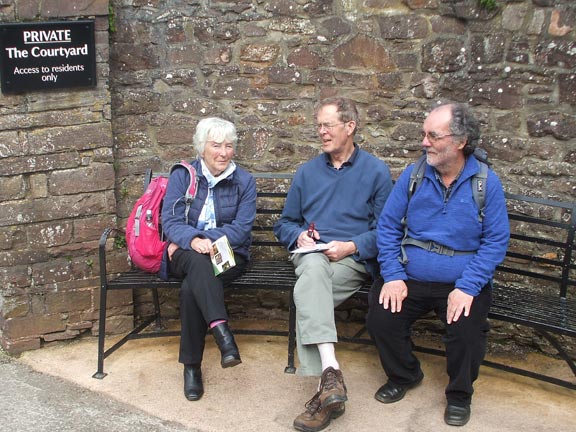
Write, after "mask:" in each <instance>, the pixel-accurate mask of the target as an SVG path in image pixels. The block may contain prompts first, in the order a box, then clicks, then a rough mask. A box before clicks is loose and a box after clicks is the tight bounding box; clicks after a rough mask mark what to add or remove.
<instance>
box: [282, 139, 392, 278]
mask: <svg viewBox="0 0 576 432" xmlns="http://www.w3.org/2000/svg"><path fill="white" fill-rule="evenodd" d="M391 190H392V178H391V176H390V170H389V169H388V166H387V165H386V164H385V163H384V162H383V161H381V160H380V159H378V158H376V157H374V156H372V155H371V154H369V153H367V152H365V151H363V150H361V149H359V148H358V147H356V149H355V151H354V153H353V154H352V156H351V157H350V160H349V161H348V162H347V163H345V164H344V165H343V167H342V168H341V169H339V170H337V169H335V168H334V167H333V166H331V165H330V163H329V158H328V156H327V155H326V154H321V155H320V156H318V157H316V158H314V159H312V160H310V161H308V162H306V163H304V164H303V165H302V166H301V167H300V168H299V169H298V170H297V171H296V175H295V176H294V179H293V180H292V184H291V186H290V190H289V192H288V197H287V198H286V203H285V205H284V209H283V211H282V216H281V218H280V219H279V220H278V222H276V224H275V225H274V234H275V235H276V237H277V238H278V240H279V241H280V242H281V243H282V244H283V245H285V246H286V247H287V248H288V249H289V250H291V249H294V247H295V245H296V241H297V239H298V236H299V235H300V233H301V232H302V231H305V230H306V229H307V228H308V225H309V224H310V223H311V222H314V223H315V225H316V230H317V231H318V233H319V234H320V242H323V243H328V242H330V241H332V240H339V241H350V240H352V241H353V242H354V243H355V244H356V247H357V248H358V254H357V255H353V258H354V259H355V260H356V261H361V262H365V264H366V265H367V270H368V271H370V272H372V274H373V275H375V274H376V275H377V274H378V270H377V262H376V256H377V254H378V250H377V248H376V223H377V221H378V216H379V215H380V212H381V211H382V208H383V207H384V203H385V202H386V199H387V198H388V194H389V193H390V191H391Z"/></svg>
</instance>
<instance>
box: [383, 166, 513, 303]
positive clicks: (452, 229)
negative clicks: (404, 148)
mask: <svg viewBox="0 0 576 432" xmlns="http://www.w3.org/2000/svg"><path fill="white" fill-rule="evenodd" d="M413 168H414V165H411V166H409V167H408V168H407V169H406V170H404V172H403V173H402V174H401V175H400V177H399V178H398V181H397V182H396V184H395V186H394V189H393V190H392V193H391V194H390V197H389V198H388V201H387V202H386V206H385V207H384V211H383V212H382V214H381V216H380V219H379V221H378V240H377V241H378V250H379V254H378V262H379V264H380V274H381V276H382V277H383V278H384V281H393V280H407V279H413V280H418V281H426V282H445V283H454V284H455V287H457V288H459V289H461V290H462V291H464V292H466V293H468V294H470V295H473V296H476V295H477V294H478V293H479V292H480V291H481V290H482V287H484V286H485V285H486V284H487V283H488V282H489V281H490V279H492V276H493V275H494V271H495V269H496V266H497V265H498V264H500V263H501V262H502V260H503V259H504V257H505V255H506V249H507V247H508V239H509V237H510V225H509V222H508V214H507V212H506V201H505V197H504V191H503V189H502V184H501V183H500V179H499V178H498V176H497V175H496V174H495V173H494V171H492V170H489V171H488V178H487V180H486V203H485V210H484V213H485V216H484V218H483V221H482V222H480V221H479V220H478V207H477V205H476V203H475V201H474V197H473V195H472V186H471V183H472V182H471V178H472V177H473V176H474V174H476V173H477V172H478V171H479V169H480V168H479V165H478V161H477V160H476V159H475V158H474V157H468V158H467V160H466V164H465V166H464V170H463V171H462V174H461V175H460V178H459V179H458V181H457V182H456V184H455V185H454V187H453V190H452V193H451V194H450V196H449V197H448V199H447V200H444V195H443V190H442V186H441V184H440V182H439V180H438V179H437V178H436V175H435V172H434V169H433V168H432V167H431V166H429V165H426V171H425V174H424V178H423V179H422V183H420V185H419V186H418V188H417V189H416V191H415V192H414V195H413V196H412V198H411V199H410V200H408V185H409V182H410V173H411V172H412V169H413ZM405 215H406V216H407V224H408V232H409V236H410V237H411V238H414V239H417V240H421V241H428V240H431V241H434V242H436V243H439V244H442V245H444V246H448V247H450V248H452V249H454V250H460V251H476V253H475V254H469V255H459V256H452V257H451V256H447V255H440V254H437V253H434V252H428V251H426V250H424V249H422V248H419V247H417V246H411V245H406V246H405V250H406V254H407V256H408V263H407V264H406V265H402V264H401V263H400V261H399V259H398V258H399V257H400V255H401V253H400V242H401V241H402V238H403V236H404V227H403V225H402V223H401V220H402V218H403V217H404V216H405Z"/></svg>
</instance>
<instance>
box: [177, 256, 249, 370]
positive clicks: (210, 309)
mask: <svg viewBox="0 0 576 432" xmlns="http://www.w3.org/2000/svg"><path fill="white" fill-rule="evenodd" d="M234 257H235V260H236V266H234V267H232V268H230V269H228V270H226V271H225V272H224V273H221V274H220V275H219V276H218V277H216V276H214V270H213V268H212V262H211V261H210V257H209V256H208V255H204V254H199V253H198V252H196V251H193V250H184V249H178V250H176V252H174V254H173V255H172V261H170V263H169V269H170V274H171V275H173V276H175V277H177V278H182V279H183V280H182V285H181V286H180V322H181V335H180V354H179V357H178V361H179V362H180V363H184V364H200V363H202V356H203V354H204V345H205V339H206V332H207V331H208V326H209V324H210V323H211V322H212V321H215V320H228V313H227V312H226V305H225V304H224V287H225V286H226V285H227V284H229V283H230V282H232V281H233V280H234V279H235V278H237V277H238V276H240V275H241V274H242V272H243V271H244V269H245V268H246V261H245V260H244V259H243V258H242V257H241V256H239V255H234Z"/></svg>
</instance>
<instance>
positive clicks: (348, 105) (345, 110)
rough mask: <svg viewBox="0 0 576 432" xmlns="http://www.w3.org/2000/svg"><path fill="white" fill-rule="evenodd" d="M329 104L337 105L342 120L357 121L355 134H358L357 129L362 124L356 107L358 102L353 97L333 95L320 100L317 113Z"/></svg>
mask: <svg viewBox="0 0 576 432" xmlns="http://www.w3.org/2000/svg"><path fill="white" fill-rule="evenodd" d="M327 105H334V106H335V107H336V111H337V112H338V116H339V119H340V121H342V122H349V121H353V122H355V123H356V127H355V128H354V134H356V131H357V130H358V127H359V126H360V116H359V115H358V109H357V108H356V104H355V103H354V101H353V100H352V99H348V98H345V97H341V96H332V97H328V98H326V99H322V100H321V101H320V102H318V103H317V104H316V107H315V112H316V115H318V111H320V109H321V108H323V107H325V106H327Z"/></svg>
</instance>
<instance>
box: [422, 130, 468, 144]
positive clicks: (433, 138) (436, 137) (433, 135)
mask: <svg viewBox="0 0 576 432" xmlns="http://www.w3.org/2000/svg"><path fill="white" fill-rule="evenodd" d="M420 136H421V138H422V140H424V138H428V141H430V142H431V143H435V142H438V141H440V140H441V139H442V138H447V137H451V136H462V135H459V134H446V135H438V134H437V133H436V132H424V131H422V132H420Z"/></svg>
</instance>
